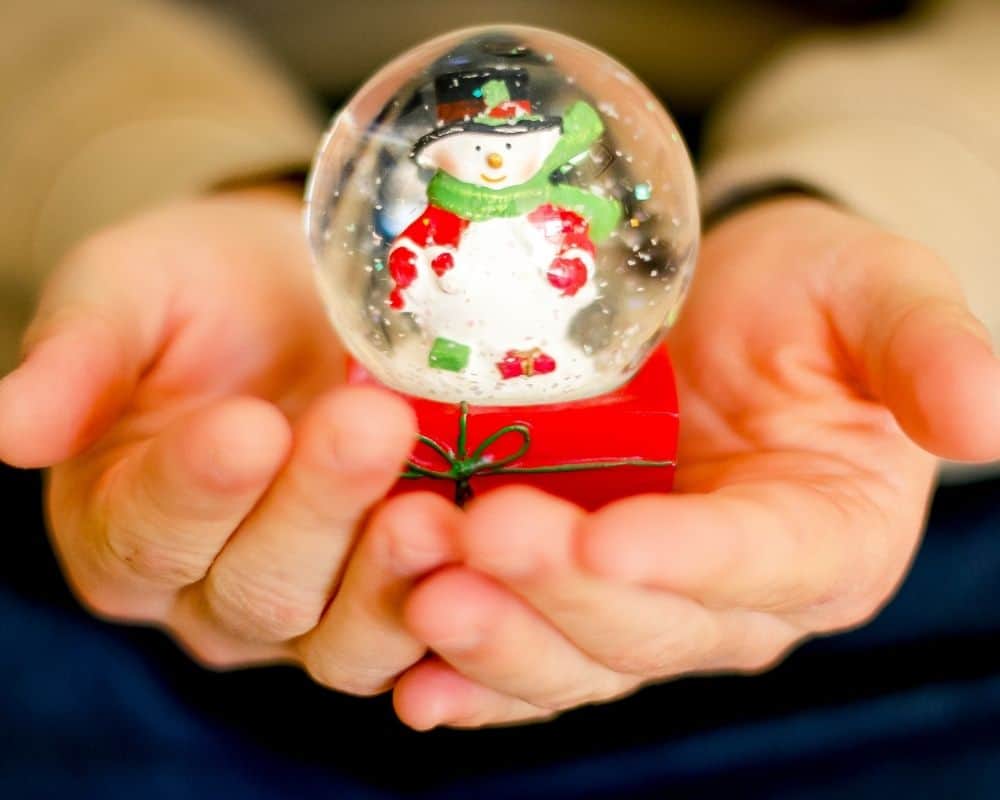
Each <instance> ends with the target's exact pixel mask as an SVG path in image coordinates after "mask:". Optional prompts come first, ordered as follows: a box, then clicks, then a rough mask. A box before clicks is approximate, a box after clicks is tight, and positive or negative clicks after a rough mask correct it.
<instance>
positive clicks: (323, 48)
mask: <svg viewBox="0 0 1000 800" xmlns="http://www.w3.org/2000/svg"><path fill="white" fill-rule="evenodd" d="M255 6H257V7H260V8H267V9H270V11H269V12H268V13H271V14H272V15H273V16H274V20H273V22H274V25H275V26H276V27H280V26H279V22H280V23H281V25H283V26H284V27H280V30H279V31H278V33H279V34H280V35H279V37H278V38H279V39H281V38H282V37H284V38H283V39H282V41H284V42H285V49H286V50H288V51H289V52H293V51H294V52H295V53H299V54H300V59H299V61H300V63H299V64H298V66H299V68H300V71H301V72H303V73H310V72H312V74H313V77H314V78H316V77H317V76H319V75H324V74H325V75H326V76H327V78H326V81H325V86H326V88H327V89H329V90H332V91H342V90H343V89H345V88H346V87H347V86H348V85H350V84H353V83H355V82H356V81H357V80H360V79H361V78H363V77H364V73H365V72H368V71H370V70H372V69H374V68H376V67H377V65H378V63H380V62H381V61H384V60H386V59H388V58H390V57H391V56H392V55H394V53H395V52H399V51H401V50H403V49H405V48H406V47H407V46H408V45H410V44H413V43H415V42H416V41H418V40H419V39H422V38H425V37H426V36H427V35H430V34H433V33H434V32H439V30H440V29H441V28H443V27H455V26H458V25H461V24H469V23H471V22H473V21H475V14H472V12H470V11H469V8H470V7H471V6H470V5H469V4H462V3H457V2H443V3H431V4H428V5H427V6H426V7H425V11H426V12H427V13H422V15H421V21H420V24H416V23H414V24H413V25H409V24H401V23H403V22H405V17H406V15H407V14H408V13H411V12H408V11H407V9H408V8H410V7H411V6H412V4H408V3H405V2H403V0H396V2H385V3H376V4H352V5H351V7H350V11H349V13H348V12H347V11H345V9H344V6H337V5H336V4H330V3H326V4H322V3H315V4H308V7H309V8H310V9H312V8H313V7H315V8H316V9H318V10H317V11H316V12H315V13H316V14H320V13H326V14H328V15H329V19H327V20H326V23H325V25H320V24H317V20H316V19H313V18H310V17H308V16H303V15H302V14H301V11H302V9H303V8H305V6H304V5H303V4H302V3H290V4H288V5H287V6H286V5H285V4H270V5H269V4H263V5H262V4H255ZM567 8H568V5H567V4H563V3H551V4H549V3H545V4H540V3H537V2H534V0H532V2H520V0H518V1H517V2H514V0H511V2H509V3H507V4H506V5H505V13H504V18H506V19H511V20H515V21H523V22H527V23H533V24H543V25H548V26H550V27H558V28H560V29H563V30H566V31H567V32H568V33H571V34H574V35H577V36H581V37H583V38H585V39H589V40H590V41H592V42H593V43H594V44H596V45H598V46H600V47H604V48H606V49H608V50H610V51H611V52H612V53H613V54H615V55H617V56H618V57H619V58H620V59H622V60H623V61H625V62H626V63H628V64H629V66H632V67H633V68H635V69H636V70H637V71H638V72H639V74H640V75H641V76H642V77H643V78H645V79H646V80H648V81H649V82H650V83H651V84H652V85H653V86H654V87H655V88H657V89H658V90H660V91H661V92H663V93H666V94H668V95H669V96H670V97H672V98H678V97H679V98H680V101H681V102H682V103H683V102H687V103H689V104H690V103H693V102H696V101H697V100H698V99H699V98H701V97H704V96H706V95H707V94H709V93H710V92H711V91H714V90H715V89H716V88H717V87H718V86H719V85H722V84H724V83H726V82H727V81H729V80H732V78H733V75H734V73H739V72H741V71H743V70H745V69H746V67H747V65H748V64H749V63H751V61H753V60H754V59H756V58H757V57H758V56H759V53H760V51H761V50H762V49H764V48H766V47H769V46H770V45H772V44H773V43H774V42H775V41H777V40H778V39H779V38H782V37H784V36H786V35H787V34H788V33H789V32H791V31H793V30H794V28H795V23H794V22H793V21H791V18H790V17H789V16H788V15H782V14H780V13H778V12H776V11H773V10H771V11H769V12H767V13H764V12H763V11H761V8H758V7H757V6H756V5H754V6H752V7H751V10H750V11H748V6H747V4H743V3H726V2H720V3H718V4H714V5H713V9H714V11H713V12H712V13H709V12H705V11H700V10H698V9H699V6H697V4H678V6H677V7H676V8H675V7H673V6H669V5H667V6H666V8H667V9H668V10H667V11H664V4H662V3H653V2H640V3H637V4H629V6H628V9H629V10H628V11H627V13H626V12H622V14H614V15H609V13H608V10H607V9H608V6H607V3H606V2H597V0H583V1H582V2H578V3H573V4H572V10H573V13H572V14H569V13H568V12H567ZM762 8H767V6H766V5H765V4H762ZM338 9H339V11H340V12H341V15H340V17H339V18H338V16H337V10H338ZM428 9H429V10H428ZM297 13H298V14H299V15H298V16H296V14H297ZM480 13H481V12H480ZM470 14H472V16H470ZM463 15H464V16H463ZM338 19H339V20H341V21H342V24H341V23H338ZM387 20H388V22H387ZM723 21H724V23H723ZM269 24H270V21H269ZM380 24H381V26H382V27H381V28H379V27H378V26H379V25H380ZM421 25H423V26H424V28H426V27H427V26H431V27H432V28H433V27H434V26H438V28H439V30H438V31H435V30H425V29H424V28H421V27H420V26H421ZM366 26H367V27H366ZM369 29H370V30H371V31H372V35H371V36H369V37H368V38H367V39H365V37H364V32H365V31H366V30H369ZM381 31H391V32H392V33H391V35H386V36H382V35H380V32H381ZM651 31H652V33H651ZM706 37H710V38H706ZM359 39H365V40H364V41H363V43H362V44H360V45H359V43H358V42H359ZM296 41H301V42H302V47H301V48H297V46H296V45H295V42H296ZM695 41H697V42H698V45H697V46H695V45H693V44H692V42H695ZM279 44H280V43H279ZM706 52H708V53H711V54H713V57H712V58H710V59H706V58H705V54H706ZM309 54H318V55H316V56H315V57H314V58H312V60H309V59H310V55H309ZM353 54H357V55H356V56H354V55H353ZM998 75H1000V4H996V3H993V2H991V0H957V1H956V2H953V3H949V4H943V5H940V6H938V7H935V8H934V9H932V13H928V14H927V15H925V16H924V17H923V18H919V19H916V20H914V21H912V22H911V23H909V24H908V25H907V26H905V27H904V26H900V25H893V26H888V27H886V28H885V29H884V30H876V31H873V32H871V33H865V34H859V33H857V32H855V31H851V32H848V33H841V34H838V35H824V36H820V37H813V38H811V39H806V40H802V41H800V42H799V43H798V44H797V45H795V46H794V47H793V49H791V50H790V51H789V52H787V53H786V54H785V55H784V56H783V57H782V58H780V59H779V60H777V61H775V62H774V63H773V64H772V65H771V66H770V67H769V68H768V69H767V70H766V71H764V72H763V73H761V74H760V75H759V76H758V77H757V79H756V80H754V81H752V82H751V83H750V84H749V85H747V86H745V87H744V88H743V90H742V91H741V92H740V93H739V94H738V95H737V96H736V97H735V98H734V99H733V100H732V102H730V103H729V104H728V106H727V108H726V109H725V110H724V111H723V113H722V114H721V116H720V117H719V119H718V121H717V124H716V125H715V127H714V129H713V132H712V133H711V134H710V136H709V153H710V157H709V159H708V166H707V169H706V170H705V173H704V181H703V193H704V200H705V202H706V203H707V204H710V205H711V204H715V203H718V202H721V201H722V200H724V198H725V197H727V196H728V195H729V194H730V193H731V192H733V191H736V190H739V189H742V188H745V187H747V186H753V185H756V184H763V183H768V182H772V181H776V180H798V181H799V182H803V183H809V184H812V185H815V186H816V187H817V188H819V189H821V190H822V191H824V192H826V193H827V194H829V195H831V196H833V197H836V198H839V199H841V200H842V201H843V202H844V203H846V204H847V205H849V206H852V207H854V208H856V209H857V210H859V211H860V212H862V213H864V214H867V215H869V216H871V217H872V218H875V219H878V220H881V221H882V222H884V223H885V224H886V225H888V226H889V227H891V228H894V229H896V230H898V231H900V232H902V233H904V234H906V235H908V236H910V237H912V238H914V239H917V240H920V241H923V242H925V243H926V244H928V245H930V246H932V247H934V248H935V249H937V250H938V251H939V252H940V253H941V254H942V255H944V256H945V257H946V258H947V259H948V260H949V261H950V262H951V263H952V264H953V265H954V267H955V269H956V270H957V271H958V273H959V274H960V276H961V278H962V280H963V281H964V283H965V285H966V287H967V289H968V291H969V295H970V298H971V300H972V302H973V305H974V308H975V309H976V310H977V311H978V313H979V314H980V315H981V316H982V318H983V319H984V320H985V321H986V322H987V323H988V325H989V326H990V327H991V328H992V329H993V331H994V332H995V333H996V334H997V335H998V336H1000V270H998V269H997V268H996V266H995V264H996V258H995V255H994V254H995V253H996V252H998V245H1000V234H998V231H1000V225H998V224H997V222H996V221H995V219H994V216H995V215H996V213H997V210H998V208H1000V79H998V77H997V76H998ZM0 104H2V105H0V109H2V111H0V181H2V183H0V185H2V186H3V187H4V191H3V192H2V193H0V367H6V366H9V365H10V364H11V358H12V353H13V348H14V343H15V341H16V338H17V332H18V330H19V329H20V327H21V326H22V325H23V322H24V320H25V318H26V315H27V314H28V313H29V309H30V306H31V303H32V298H33V296H34V294H35V292H36V291H37V287H38V284H39V282H40V281H41V279H42V277H43V276H44V274H45V273H46V272H47V271H48V269H49V268H50V267H51V266H52V264H53V263H54V262H55V260H56V259H57V258H58V256H59V255H60V254H61V253H62V252H64V251H65V249H66V248H67V247H68V246H69V245H70V244H72V242H74V241H76V240H77V239H79V238H80V237H82V236H83V235H85V234H86V233H87V232H89V231H92V230H94V229H96V228H99V227H101V226H102V225H105V224H108V223H109V222H112V221H114V220H115V219H118V218H120V217H122V216H123V215H125V214H127V213H129V212H132V211H134V210H136V209H140V208H142V207H146V206H150V205H153V204H155V203H157V202H160V201H162V200H165V199H167V198H170V197H174V196H177V195H180V194H183V193H190V192H196V191H201V190H203V189H205V188H207V187H210V186H212V185H214V184H217V183H219V182H221V181H224V180H226V179H228V178H238V177H245V176H248V175H255V174H260V175H263V174H267V173H271V172H279V171H281V170H283V169H285V168H288V167H290V166H297V167H301V166H304V165H306V164H307V163H308V161H309V158H310V157H311V154H312V150H313V147H314V146H315V144H316V140H317V138H318V136H319V133H320V128H321V121H320V120H319V118H318V117H317V114H316V111H315V110H314V109H313V108H311V107H310V106H309V105H308V104H307V103H306V102H305V101H304V100H303V99H302V97H301V96H300V95H299V93H298V92H297V91H296V89H295V87H294V85H293V84H292V83H291V82H290V81H288V80H287V79H286V78H285V77H283V76H282V75H281V74H280V72H279V71H278V70H277V68H276V67H275V65H274V64H272V63H270V62H269V61H268V59H267V58H266V57H265V56H264V54H262V53H261V52H260V51H258V50H257V49H255V48H254V47H252V46H250V45H248V44H247V41H246V39H245V38H244V37H241V36H240V35H238V33H237V32H236V31H235V29H234V28H233V26H231V25H226V24H220V23H219V22H218V21H217V20H214V19H211V18H209V17H208V16H207V15H206V14H204V13H201V12H198V11H195V10H193V9H192V8H191V7H189V6H182V5H178V4H174V3H168V2H166V0H88V2H86V3H80V2H78V0H4V3H3V4H0Z"/></svg>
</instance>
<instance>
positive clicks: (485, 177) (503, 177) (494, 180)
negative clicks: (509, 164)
mask: <svg viewBox="0 0 1000 800" xmlns="http://www.w3.org/2000/svg"><path fill="white" fill-rule="evenodd" d="M479 177H480V178H482V179H483V180H484V181H486V182H487V183H500V182H501V181H505V180H507V176H506V175H501V176H500V177H499V178H491V177H490V176H489V175H484V174H483V173H482V172H480V173H479Z"/></svg>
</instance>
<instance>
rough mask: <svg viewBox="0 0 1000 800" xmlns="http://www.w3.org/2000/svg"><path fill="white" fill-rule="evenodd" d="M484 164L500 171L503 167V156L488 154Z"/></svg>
mask: <svg viewBox="0 0 1000 800" xmlns="http://www.w3.org/2000/svg"><path fill="white" fill-rule="evenodd" d="M486 163H487V164H489V165H490V166H491V167H492V168H493V169H500V167H502V166H503V156H501V155H500V154H499V153H490V154H489V155H488V156H486Z"/></svg>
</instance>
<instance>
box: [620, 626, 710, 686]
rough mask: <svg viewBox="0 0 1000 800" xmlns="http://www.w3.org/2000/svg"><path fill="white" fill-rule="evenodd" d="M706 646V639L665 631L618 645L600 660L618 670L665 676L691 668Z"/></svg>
mask: <svg viewBox="0 0 1000 800" xmlns="http://www.w3.org/2000/svg"><path fill="white" fill-rule="evenodd" d="M705 649H706V644H705V642H704V641H703V640H700V639H697V638H696V637H689V638H679V637H677V636H673V635H663V636H657V637H652V638H649V639H646V640H645V641H643V642H639V643H636V644H635V645H633V646H631V647H629V648H627V649H616V650H615V651H614V652H613V653H608V654H606V655H605V657H603V658H601V662H602V663H603V664H604V665H605V666H607V667H608V668H609V669H612V670H614V671H615V672H620V673H627V674H629V675H635V676H639V677H642V678H664V677H667V676H670V675H677V674H680V673H682V672H685V671H687V670H689V669H691V667H692V665H694V664H697V663H698V660H699V658H700V657H701V654H702V653H703V652H704V651H705Z"/></svg>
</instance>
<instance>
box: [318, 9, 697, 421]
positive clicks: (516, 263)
mask: <svg viewBox="0 0 1000 800" xmlns="http://www.w3.org/2000/svg"><path fill="white" fill-rule="evenodd" d="M307 203H308V205H307V228H308V235H309V239H310V243H311V246H312V250H313V253H314V256H315V261H316V266H317V274H318V278H319V285H320V290H321V293H322V296H323V299H324V301H325V303H326V305H327V308H328V310H329V313H330V318H331V320H332V322H333V325H334V326H335V328H336V329H337V331H338V333H339V334H340V336H341V338H342V339H343V341H344V344H345V345H346V346H347V348H348V349H349V350H350V352H351V353H352V354H353V355H354V357H355V358H356V359H357V360H358V361H359V362H361V364H363V365H364V366H365V367H366V368H367V369H368V371H369V372H370V373H371V374H372V376H373V377H375V378H376V379H377V380H379V381H381V382H382V383H384V384H386V385H387V386H390V387H392V388H394V389H397V390H399V391H402V392H405V393H408V394H411V395H415V396H418V397H425V398H429V399H433V400H439V401H445V402H459V401H463V400H464V401H468V402H470V403H473V404H476V405H522V404H535V403H552V402H564V401H568V400H576V399H580V398H584V397H591V396H594V395H599V394H602V393H605V392H608V391H611V390H613V389H616V388H617V387H619V386H620V385H622V384H623V383H625V382H626V381H627V380H628V379H629V378H631V377H632V376H633V375H634V374H635V372H636V371H637V370H638V369H639V367H640V366H641V365H642V363H643V361H644V359H645V358H646V356H647V355H649V353H650V351H651V350H652V349H653V348H654V347H655V346H656V345H657V344H658V343H659V342H660V340H661V338H662V337H663V335H664V334H665V332H666V330H667V329H668V328H669V327H670V325H671V324H672V323H673V321H674V318H675V317H676V314H677V312H678V310H679V307H680V304H681V302H682V300H683V297H684V293H685V290H686V289H687V286H688V283H689V281H690V279H691V274H692V270H693V267H694V262H695V258H696V255H697V249H698V239H699V220H698V203H697V191H696V186H695V177H694V171H693V168H692V166H691V160H690V158H689V156H688V153H687V150H686V149H685V146H684V143H683V141H682V140H681V137H680V134H679V133H678V131H677V128H676V126H675V125H674V123H673V122H672V120H671V119H670V117H669V115H668V114H667V112H666V111H665V110H664V108H663V106H662V105H661V104H660V103H659V102H658V101H657V99H656V98H655V97H654V96H653V94H652V93H651V92H650V91H649V90H648V89H647V88H646V87H645V86H644V85H643V84H642V83H641V82H640V81H639V80H638V79H637V78H636V77H635V76H634V75H632V73H630V72H629V71H628V70H627V69H625V68H624V67H623V66H622V65H621V64H619V63H618V62H616V61H614V60H613V59H612V58H610V57H609V56H607V55H606V54H604V53H601V52H600V51H598V50H595V49H593V48H591V47H589V46H587V45H585V44H583V43H581V42H578V41H576V40H574V39H571V38H569V37H566V36H562V35H560V34H556V33H552V32H551V31H545V30H539V29H536V28H528V27H519V26H509V27H508V26H505V27H501V28H476V29H468V30H461V31H456V32H454V33H450V34H447V35H445V36H442V37H440V38H437V39H434V40H432V41H430V42H427V43H425V44H423V45H420V46H418V47H416V48H414V49H412V50H410V51H409V52H407V53H405V54H404V55H402V56H400V57H399V58H397V59H396V60H395V61H393V62H392V63H390V64H389V65H387V66H386V67H384V68H383V69H382V70H380V71H379V72H378V73H377V74H376V75H375V76H374V77H373V78H371V79H370V80H369V81H368V82H367V83H366V84H365V85H364V86H363V87H362V88H361V89H360V90H359V91H358V93H357V94H356V95H355V96H354V97H353V99H351V101H350V102H349V103H348V104H347V105H346V106H345V107H344V109H343V110H342V111H341V112H340V113H339V114H338V115H337V117H336V118H335V120H334V122H333V125H332V127H331V128H330V130H329V132H328V133H327V135H326V137H325V139H324V141H323V143H322V146H321V148H320V151H319V153H318V154H317V156H316V161H315V163H314V165H313V171H312V175H311V178H310V181H309V189H308V193H307Z"/></svg>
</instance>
